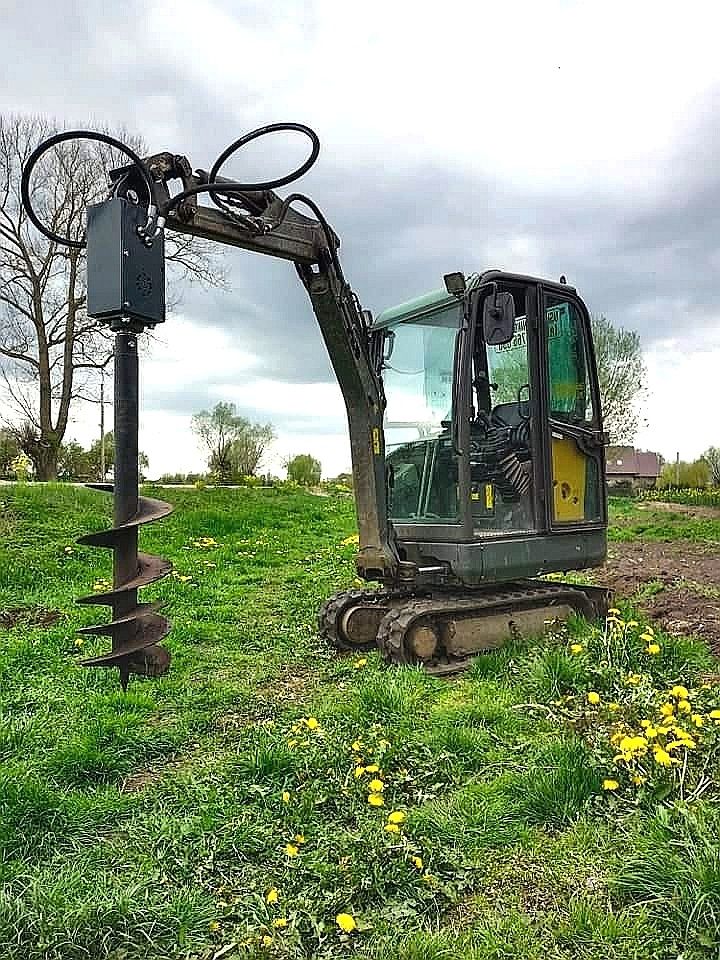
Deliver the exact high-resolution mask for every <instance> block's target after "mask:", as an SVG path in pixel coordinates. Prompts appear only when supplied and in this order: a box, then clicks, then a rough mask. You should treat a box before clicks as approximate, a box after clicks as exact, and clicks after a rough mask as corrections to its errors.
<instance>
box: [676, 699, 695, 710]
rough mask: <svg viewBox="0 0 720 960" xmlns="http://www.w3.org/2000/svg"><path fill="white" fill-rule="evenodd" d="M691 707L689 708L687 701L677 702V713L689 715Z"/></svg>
mask: <svg viewBox="0 0 720 960" xmlns="http://www.w3.org/2000/svg"><path fill="white" fill-rule="evenodd" d="M691 710H692V707H691V706H690V701H689V700H679V701H678V712H679V713H690V711H691Z"/></svg>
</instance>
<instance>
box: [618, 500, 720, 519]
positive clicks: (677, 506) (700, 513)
mask: <svg viewBox="0 0 720 960" xmlns="http://www.w3.org/2000/svg"><path fill="white" fill-rule="evenodd" d="M637 508H638V510H664V511H665V512H667V513H681V514H684V515H685V516H688V517H720V507H701V506H698V507H696V506H691V505H689V504H686V503H665V501H664V500H663V501H661V500H646V501H642V500H641V501H639V502H638V504H637Z"/></svg>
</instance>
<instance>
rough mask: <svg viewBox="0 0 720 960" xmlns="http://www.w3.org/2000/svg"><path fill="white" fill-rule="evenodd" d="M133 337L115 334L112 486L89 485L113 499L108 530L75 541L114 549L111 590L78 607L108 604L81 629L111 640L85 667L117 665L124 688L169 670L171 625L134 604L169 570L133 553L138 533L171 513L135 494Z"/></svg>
mask: <svg viewBox="0 0 720 960" xmlns="http://www.w3.org/2000/svg"><path fill="white" fill-rule="evenodd" d="M137 340H138V338H137V334H136V333H135V332H134V331H132V332H131V331H127V332H125V331H123V332H119V333H116V334H115V433H114V439H115V483H114V484H105V483H97V484H89V486H91V487H92V488H93V489H96V490H104V491H106V492H108V493H112V494H113V495H114V524H113V527H112V528H111V529H109V530H101V531H100V532H98V533H89V534H87V535H86V536H84V537H80V539H79V540H78V543H80V544H83V545H84V546H90V547H110V548H112V551H113V589H112V590H109V591H107V592H105V593H96V594H92V595H91V596H87V597H81V598H80V599H79V600H78V603H87V604H90V603H97V604H108V605H109V606H111V607H112V611H113V618H112V620H111V621H110V622H109V623H103V624H98V625H97V626H91V627H83V628H82V629H80V630H79V631H78V632H79V633H82V634H85V635H91V636H92V635H97V634H102V635H106V636H110V637H112V649H111V650H110V651H109V652H108V653H104V654H100V655H99V656H96V657H89V658H88V659H86V660H82V661H81V663H82V664H83V666H86V667H117V668H118V670H119V671H120V683H121V684H122V688H123V690H125V689H127V684H128V680H129V678H130V674H131V673H135V674H139V675H141V676H148V677H158V676H161V675H162V674H164V673H166V672H167V670H168V668H169V666H170V654H169V653H168V652H167V650H166V649H165V648H164V647H162V646H160V643H159V641H160V640H162V638H163V637H164V636H165V635H166V634H167V633H168V631H169V629H170V622H169V621H168V620H167V618H166V617H164V616H162V615H161V614H160V613H159V612H158V611H159V609H160V606H161V604H160V603H159V602H154V603H140V602H138V595H137V594H138V590H139V589H140V588H141V587H144V586H147V585H148V584H149V583H154V582H155V581H156V580H160V579H162V578H163V577H165V576H167V574H168V573H169V572H170V570H171V569H172V564H171V563H170V562H169V561H167V560H163V559H162V558H161V557H154V556H151V555H150V554H147V553H139V552H138V529H139V528H140V527H141V526H142V525H143V524H145V523H152V522H153V520H160V519H161V518H162V517H166V516H167V515H168V514H169V513H171V512H172V507H171V505H170V504H169V503H165V502H164V501H162V500H152V499H150V498H149V497H141V496H139V495H138V479H139V478H138V355H137Z"/></svg>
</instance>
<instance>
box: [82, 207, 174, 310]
mask: <svg viewBox="0 0 720 960" xmlns="http://www.w3.org/2000/svg"><path fill="white" fill-rule="evenodd" d="M146 221H147V210H146V209H145V207H142V206H140V205H138V204H133V203H130V202H129V201H128V200H126V199H124V198H123V197H115V198H113V199H112V200H105V201H104V202H103V203H95V204H92V205H91V206H89V207H88V208H87V303H88V314H89V315H90V316H91V317H96V318H97V319H98V320H104V321H107V322H109V323H110V325H111V326H112V327H114V328H118V327H120V326H121V324H122V322H123V321H129V322H130V323H131V324H133V325H137V324H141V325H143V326H151V325H154V324H156V323H163V322H164V320H165V243H164V238H163V234H162V233H160V234H159V235H158V236H157V237H155V238H154V239H153V241H152V245H151V246H147V245H146V243H145V241H144V239H143V238H142V237H141V236H140V234H139V233H138V228H139V227H144V226H145V223H146Z"/></svg>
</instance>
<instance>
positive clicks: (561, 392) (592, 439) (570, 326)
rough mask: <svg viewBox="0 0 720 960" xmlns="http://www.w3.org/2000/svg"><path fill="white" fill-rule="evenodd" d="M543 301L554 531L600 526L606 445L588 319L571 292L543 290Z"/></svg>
mask: <svg viewBox="0 0 720 960" xmlns="http://www.w3.org/2000/svg"><path fill="white" fill-rule="evenodd" d="M542 299H543V309H542V311H541V323H542V324H543V327H544V329H543V337H542V340H543V342H544V344H545V350H544V353H545V357H544V374H545V376H544V379H545V385H546V386H545V403H546V409H547V424H548V427H547V429H548V434H549V436H548V456H547V458H546V468H547V471H548V473H549V481H550V482H549V486H548V491H549V494H550V495H549V497H548V498H547V507H548V512H549V517H548V519H549V523H550V527H551V528H552V529H558V528H560V529H572V528H573V527H577V526H587V525H601V524H604V523H605V521H606V515H607V506H606V494H605V483H604V475H605V470H604V458H605V447H604V435H603V432H602V416H601V411H600V397H599V391H598V382H597V371H596V369H595V359H594V352H593V349H592V340H591V334H590V316H589V314H588V312H587V309H586V307H585V305H584V304H583V303H582V301H581V300H580V299H579V298H578V297H576V296H575V295H574V293H573V292H572V291H571V290H568V292H567V294H566V293H565V292H564V291H563V292H559V291H557V290H548V289H544V290H543V294H542Z"/></svg>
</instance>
